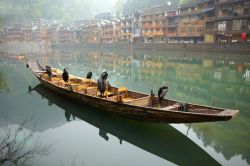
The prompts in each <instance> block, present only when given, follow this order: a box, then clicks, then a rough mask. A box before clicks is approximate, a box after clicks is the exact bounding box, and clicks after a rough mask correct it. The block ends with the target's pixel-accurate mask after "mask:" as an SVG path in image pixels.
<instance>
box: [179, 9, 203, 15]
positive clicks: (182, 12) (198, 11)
mask: <svg viewBox="0 0 250 166" xmlns="http://www.w3.org/2000/svg"><path fill="white" fill-rule="evenodd" d="M201 11H202V9H198V10H191V11H180V16H185V15H193V14H198V13H201Z"/></svg>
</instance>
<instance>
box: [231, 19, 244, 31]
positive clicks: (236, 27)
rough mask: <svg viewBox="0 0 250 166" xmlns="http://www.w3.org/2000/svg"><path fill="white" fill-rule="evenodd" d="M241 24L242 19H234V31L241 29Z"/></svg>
mask: <svg viewBox="0 0 250 166" xmlns="http://www.w3.org/2000/svg"><path fill="white" fill-rule="evenodd" d="M241 24H242V20H233V28H232V29H233V30H234V31H239V30H241Z"/></svg>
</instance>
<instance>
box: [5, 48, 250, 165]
mask: <svg viewBox="0 0 250 166" xmlns="http://www.w3.org/2000/svg"><path fill="white" fill-rule="evenodd" d="M39 56H40V60H41V61H42V63H44V64H50V65H51V66H56V67H58V68H60V69H63V68H64V67H69V68H70V70H69V72H70V73H71V74H74V75H78V76H84V77H85V76H86V74H87V72H88V71H92V72H93V78H94V79H98V77H99V76H100V74H101V72H102V71H103V70H107V71H108V72H109V80H110V82H111V84H112V85H115V86H127V87H128V88H129V89H131V90H136V91H140V92H146V93H150V90H151V89H154V91H155V92H156V90H157V89H158V88H159V87H160V86H162V85H165V84H168V86H169V93H168V97H169V98H174V99H177V100H182V101H184V102H185V101H187V102H193V103H198V104H205V105H212V106H218V107H226V108H232V109H239V110H240V116H238V117H237V118H235V119H233V120H232V121H229V122H222V123H219V122H218V123H202V124H192V125H191V129H190V131H193V132H194V133H195V137H190V138H191V140H192V141H193V142H196V143H197V142H198V143H199V142H201V144H202V145H201V144H199V145H200V146H201V147H203V146H204V147H203V149H205V150H207V149H213V150H214V151H215V152H214V153H211V152H209V154H210V155H212V156H213V157H214V158H216V156H223V157H222V158H223V159H221V160H218V158H219V157H218V158H216V159H217V160H218V161H220V163H223V164H224V165H228V164H229V165H230V164H231V165H234V161H232V160H233V158H235V156H239V157H240V160H239V162H238V163H239V164H242V165H243V164H245V165H247V164H250V152H249V149H250V144H249V143H248V142H249V139H250V130H249V129H250V123H249V120H250V111H249V108H250V102H249V98H250V76H249V75H250V74H249V73H250V72H249V71H250V59H249V57H247V56H242V55H240V56H239V55H223V56H222V55H220V54H200V53H192V55H191V54H190V53H188V52H186V53H185V55H184V53H182V52H167V53H150V52H146V53H145V52H136V53H133V54H130V53H129V52H123V51H117V52H115V51H114V52H109V51H107V52H100V51H91V52H86V51H84V50H78V51H75V50H66V51H65V50H63V51H62V50H55V51H54V52H53V53H48V54H45V55H39ZM13 61H14V59H13V58H10V59H8V60H6V61H5V60H4V59H0V65H1V66H0V74H1V75H2V76H1V77H2V78H0V79H1V80H0V81H1V82H0V83H2V82H3V85H4V86H2V88H3V89H5V90H3V91H6V88H7V89H9V91H10V92H6V93H0V103H1V106H2V107H1V110H0V112H1V113H2V114H1V116H2V115H4V116H7V117H8V118H9V119H11V121H12V122H15V123H16V122H17V121H22V120H23V119H22V117H23V116H24V114H25V115H26V114H28V113H36V114H37V115H39V116H35V121H38V122H39V126H37V130H38V131H45V130H46V129H48V128H57V127H58V126H61V125H62V124H64V123H65V121H67V119H69V120H71V121H72V120H74V119H73V115H75V116H77V117H79V118H81V119H84V120H85V121H87V122H89V123H90V124H93V122H92V121H93V119H94V124H93V125H95V126H97V127H98V128H99V129H100V132H99V135H100V136H102V139H105V140H106V139H107V137H106V136H108V135H107V134H106V133H112V134H113V135H115V136H117V137H118V138H119V141H120V142H122V141H121V140H126V141H127V142H130V143H132V144H135V145H136V146H138V147H143V149H145V150H147V151H150V152H152V153H154V154H156V155H158V156H161V157H162V158H165V159H167V160H169V161H172V162H174V163H177V164H179V163H180V164H181V165H182V164H183V163H184V164H186V163H188V159H183V160H185V161H179V160H180V159H181V158H182V157H177V156H178V155H182V156H185V154H184V152H186V153H188V154H189V155H190V154H195V155H196V154H197V153H204V152H200V151H202V150H201V149H199V150H197V148H194V147H193V145H194V144H193V142H192V141H190V140H189V139H187V138H185V139H184V138H182V137H183V136H182V135H181V134H179V133H176V132H177V131H175V130H174V129H173V128H172V127H171V126H168V125H164V126H163V127H162V125H152V124H141V123H137V122H130V121H126V120H120V119H119V120H118V119H117V118H113V117H112V116H108V115H106V114H104V115H103V114H102V113H93V112H95V111H94V110H92V109H91V108H86V110H85V108H82V107H80V106H77V105H76V106H73V107H72V108H71V106H67V105H66V106H65V103H63V102H66V101H65V100H63V99H60V98H58V97H56V98H58V99H57V100H59V101H60V102H59V104H58V105H59V107H61V105H62V103H63V106H62V108H63V109H64V110H70V111H66V112H65V117H64V116H63V117H61V116H59V115H58V113H57V112H56V111H54V110H58V111H60V110H61V109H58V108H57V106H56V105H57V104H56V102H54V100H51V99H50V100H48V101H47V100H46V103H45V104H44V101H45V100H41V96H40V95H39V96H38V97H37V96H36V95H34V93H32V95H28V96H27V86H28V85H33V86H34V85H36V84H37V80H36V79H35V78H34V76H33V75H32V74H31V73H30V72H28V71H27V69H25V67H24V65H23V64H21V63H17V62H15V61H14V62H13ZM34 80H35V81H34ZM4 82H6V83H4ZM6 86H7V87H6ZM0 91H1V90H0ZM41 95H44V94H43V93H41ZM44 96H45V95H44ZM49 96H51V95H49ZM42 98H43V97H42ZM45 98H46V96H45ZM42 101H43V102H42ZM31 103H32V104H31ZM37 104H39V109H37V107H36V105H37ZM48 105H49V106H50V107H48ZM79 107H80V108H79ZM2 108H3V109H2ZM48 108H49V110H51V111H50V114H49V115H48V113H47V112H46V111H43V110H48ZM83 109H84V113H81V112H80V111H79V110H83ZM4 110H8V111H4ZM23 110H25V111H23ZM52 110H53V111H52ZM74 110H76V111H74ZM90 110H91V111H90ZM75 112H76V113H75ZM69 114H70V116H69ZM93 114H94V115H93ZM86 116H89V117H86ZM96 116H100V117H96ZM40 117H45V118H43V119H41V118H40ZM45 121H46V122H45ZM111 122H112V123H111ZM123 123H125V124H123ZM102 126H104V128H103V127H102ZM114 126H115V129H113V128H114ZM138 126H139V127H138ZM117 128H121V129H122V130H120V131H116V130H118V129H117ZM133 128H137V129H136V130H135V131H134V130H133ZM120 132H122V134H121V133H120ZM147 132H149V133H150V135H149V134H147ZM127 133H128V134H127ZM131 133H133V134H131ZM168 133H170V136H169V135H168ZM184 133H186V131H185V132H184ZM189 133H190V132H189ZM140 134H141V135H140ZM126 135H128V136H127V137H126ZM134 137H135V140H134ZM156 137H159V138H156ZM173 137H177V138H178V139H177V140H179V141H175V140H174V138H173ZM145 138H148V139H147V140H145V141H144V139H145ZM164 139H165V140H167V143H166V142H165V141H164ZM110 140H111V139H110V137H109V142H110ZM151 140H153V141H151ZM187 140H188V141H187ZM157 141H158V142H159V143H156V142H157ZM152 142H153V143H152ZM170 142H171V143H172V144H174V145H176V144H180V145H181V146H183V147H185V148H182V149H181V147H180V146H179V145H176V147H177V150H178V151H177V150H176V151H171V149H175V148H176V147H175V146H174V145H169V144H170ZM180 142H183V144H182V143H180ZM151 144H152V145H151ZM188 144H191V145H188ZM186 146H188V147H187V148H190V149H191V150H192V149H196V152H189V151H188V150H184V151H183V149H187V148H186ZM189 146H191V147H189ZM196 147H197V146H196ZM163 148H165V149H163ZM166 149H169V152H166ZM179 151H180V153H181V154H180V153H179ZM169 153H173V154H169ZM195 155H194V156H195ZM203 155H204V154H203ZM198 156H199V155H198ZM227 160H228V161H227ZM192 161H195V159H194V158H193V159H192ZM238 163H237V164H238Z"/></svg>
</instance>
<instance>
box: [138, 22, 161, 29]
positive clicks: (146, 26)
mask: <svg viewBox="0 0 250 166" xmlns="http://www.w3.org/2000/svg"><path fill="white" fill-rule="evenodd" d="M163 27H165V25H164V24H163V23H156V24H144V25H143V24H142V29H155V28H163Z"/></svg>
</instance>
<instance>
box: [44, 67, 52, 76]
mask: <svg viewBox="0 0 250 166" xmlns="http://www.w3.org/2000/svg"><path fill="white" fill-rule="evenodd" d="M45 70H46V72H47V73H48V75H49V77H52V69H51V67H50V66H45Z"/></svg>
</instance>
